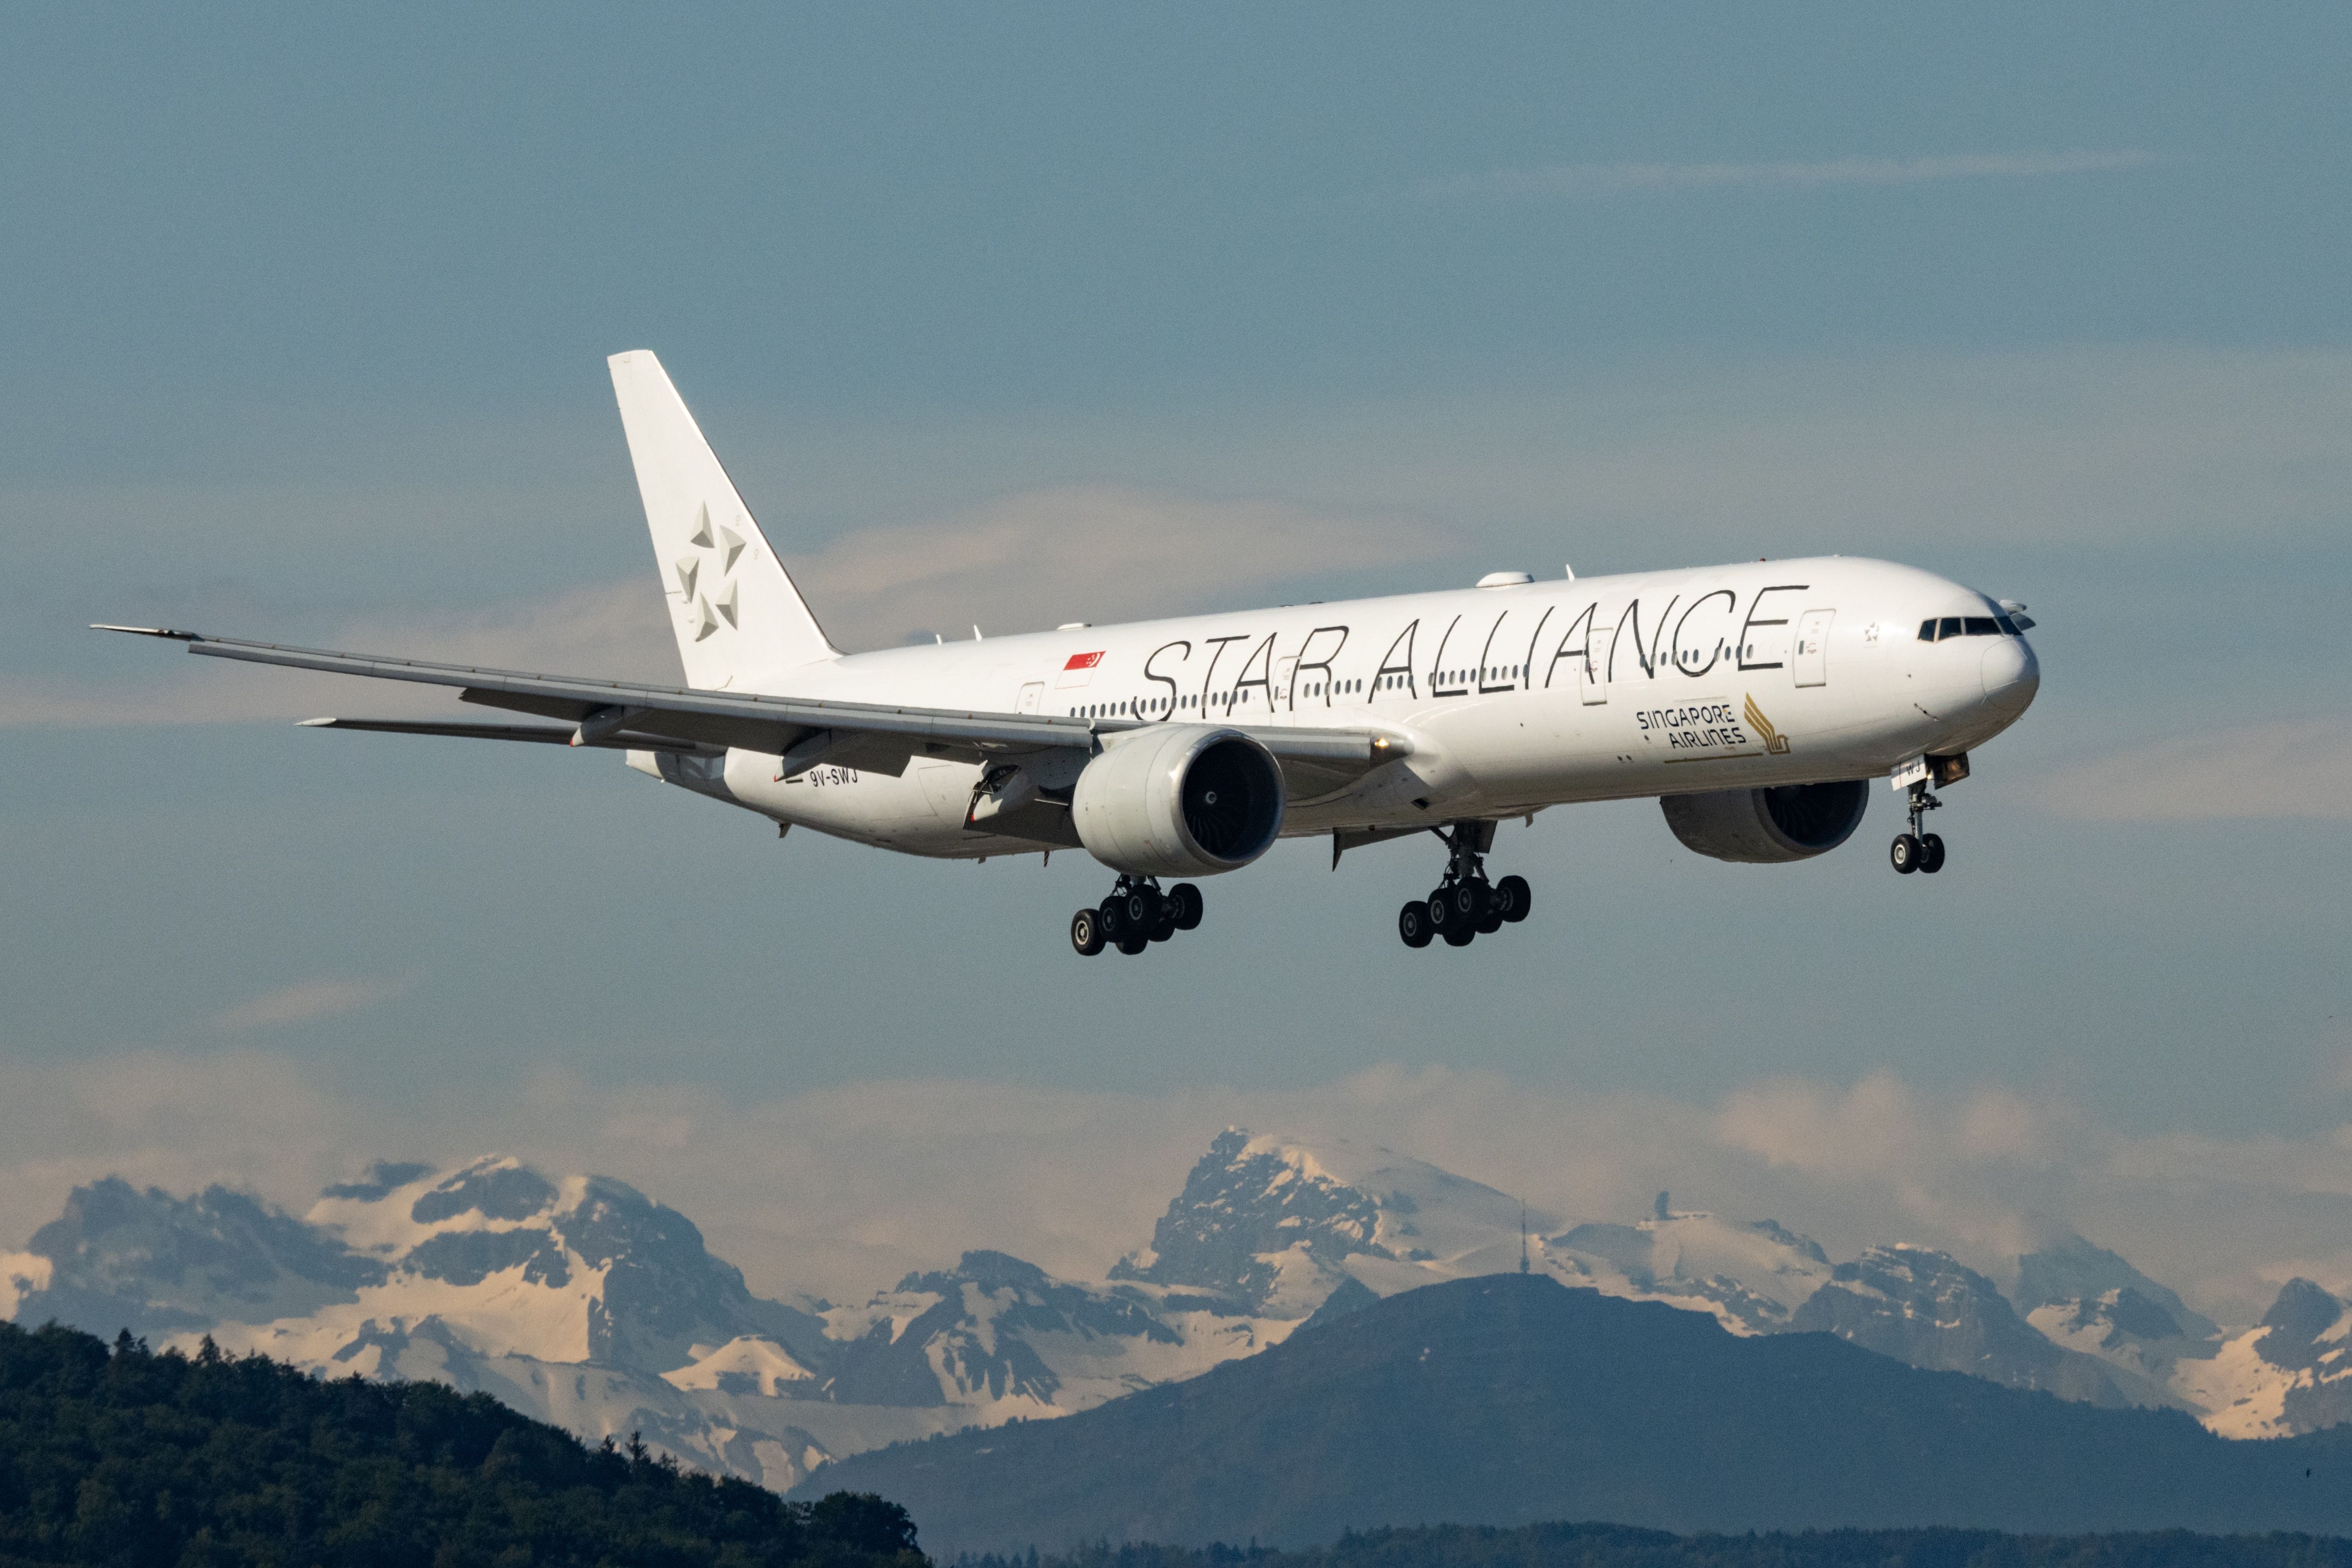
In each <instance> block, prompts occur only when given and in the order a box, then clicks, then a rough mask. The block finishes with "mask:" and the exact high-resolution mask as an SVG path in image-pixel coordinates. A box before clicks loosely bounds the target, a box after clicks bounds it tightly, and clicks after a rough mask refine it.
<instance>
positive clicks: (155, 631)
mask: <svg viewBox="0 0 2352 1568" xmlns="http://www.w3.org/2000/svg"><path fill="white" fill-rule="evenodd" d="M89 629H90V630H91V631H94V632H128V633H130V634H131V636H132V637H169V638H171V639H172V640H173V642H194V641H195V640H196V634H195V633H194V632H175V631H173V629H172V628H171V627H169V626H111V625H109V624H108V623H107V622H105V621H92V622H90V624H89Z"/></svg>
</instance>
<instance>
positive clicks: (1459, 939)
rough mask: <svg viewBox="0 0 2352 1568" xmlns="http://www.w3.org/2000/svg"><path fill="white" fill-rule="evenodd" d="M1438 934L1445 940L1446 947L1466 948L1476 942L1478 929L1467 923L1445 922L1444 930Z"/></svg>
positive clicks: (1457, 921) (1459, 921) (1462, 921)
mask: <svg viewBox="0 0 2352 1568" xmlns="http://www.w3.org/2000/svg"><path fill="white" fill-rule="evenodd" d="M1438 934H1439V935H1441V936H1443V937H1444V938H1445V945H1446V946H1448V947H1468V946H1469V945H1470V944H1471V943H1472V942H1475V941H1477V940H1478V928H1477V927H1476V926H1475V925H1473V924H1471V923H1470V922H1469V921H1464V920H1454V921H1446V922H1445V929H1444V931H1441V932H1439V933H1438Z"/></svg>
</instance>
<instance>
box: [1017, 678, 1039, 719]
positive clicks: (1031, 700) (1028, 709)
mask: <svg viewBox="0 0 2352 1568" xmlns="http://www.w3.org/2000/svg"><path fill="white" fill-rule="evenodd" d="M1044 701H1045V682H1044V681H1042V680H1033V681H1031V682H1029V683H1028V684H1027V685H1025V686H1024V687H1023V688H1022V689H1021V700H1020V701H1019V702H1018V703H1016V704H1015V705H1014V707H1013V711H1014V712H1016V713H1034V712H1035V711H1037V708H1038V705H1039V704H1040V703H1042V702H1044Z"/></svg>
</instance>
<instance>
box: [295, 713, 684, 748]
mask: <svg viewBox="0 0 2352 1568" xmlns="http://www.w3.org/2000/svg"><path fill="white" fill-rule="evenodd" d="M297 727H298V728H299V729H304V730H359V731H365V732H367V733H370V734H379V735H443V736H447V737H449V738H450V739H453V740H460V741H524V742H537V743H538V744H541V745H547V746H569V745H571V744H572V733H573V731H570V730H559V729H553V728H550V727H548V726H545V725H541V724H430V723H423V722H412V721H408V720H404V719H305V720H303V721H301V722H300V723H299V725H298V726H297ZM586 744H588V745H590V746H594V747H597V748H600V749H601V750H604V751H608V752H700V751H702V750H703V748H702V747H700V746H697V745H695V744H694V743H693V742H688V741H674V740H671V739H670V738H669V737H667V736H666V735H639V734H635V733H633V732H631V731H625V730H622V731H614V733H613V734H611V735H608V736H606V737H604V739H601V740H595V741H590V742H586Z"/></svg>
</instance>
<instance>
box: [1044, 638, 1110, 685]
mask: <svg viewBox="0 0 2352 1568" xmlns="http://www.w3.org/2000/svg"><path fill="white" fill-rule="evenodd" d="M1107 651H1108V649H1103V648H1097V649H1096V650H1095V651H1094V652H1092V653H1074V654H1072V655H1071V656H1070V658H1069V662H1068V663H1066V664H1065V665H1063V666H1062V673H1061V674H1059V675H1057V676H1055V678H1054V684H1055V686H1056V687H1065V686H1084V685H1086V684H1087V682H1088V681H1090V680H1092V679H1094V678H1095V666H1097V665H1098V664H1100V663H1101V662H1102V660H1103V655H1104V653H1106V652H1107Z"/></svg>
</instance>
